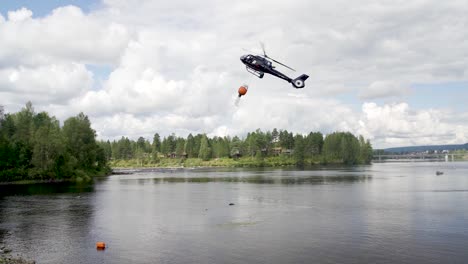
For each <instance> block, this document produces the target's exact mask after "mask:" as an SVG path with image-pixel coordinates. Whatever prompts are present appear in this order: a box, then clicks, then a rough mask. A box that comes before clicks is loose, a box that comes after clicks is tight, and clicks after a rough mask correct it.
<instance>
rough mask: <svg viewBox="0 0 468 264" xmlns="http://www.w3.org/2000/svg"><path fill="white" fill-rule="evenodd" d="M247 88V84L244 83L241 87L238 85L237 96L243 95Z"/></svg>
mask: <svg viewBox="0 0 468 264" xmlns="http://www.w3.org/2000/svg"><path fill="white" fill-rule="evenodd" d="M248 89H249V86H247V84H244V85H242V86H241V87H239V90H238V91H237V92H238V93H239V97H241V96H243V95H245V94H246V93H247V90H248Z"/></svg>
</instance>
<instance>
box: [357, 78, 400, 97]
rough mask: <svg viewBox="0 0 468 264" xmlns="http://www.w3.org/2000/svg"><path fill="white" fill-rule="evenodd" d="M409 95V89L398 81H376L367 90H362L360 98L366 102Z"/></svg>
mask: <svg viewBox="0 0 468 264" xmlns="http://www.w3.org/2000/svg"><path fill="white" fill-rule="evenodd" d="M408 93H409V88H408V87H407V86H404V85H402V84H400V83H398V82H396V81H375V82H373V83H371V84H370V85H369V87H367V88H365V89H361V92H360V94H359V97H360V98H361V99H364V100H369V99H377V98H387V97H402V96H404V95H407V94H408Z"/></svg>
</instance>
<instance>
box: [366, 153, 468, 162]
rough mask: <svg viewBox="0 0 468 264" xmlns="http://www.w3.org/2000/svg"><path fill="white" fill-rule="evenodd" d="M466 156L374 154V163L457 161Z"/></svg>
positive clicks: (446, 154) (447, 154) (444, 154)
mask: <svg viewBox="0 0 468 264" xmlns="http://www.w3.org/2000/svg"><path fill="white" fill-rule="evenodd" d="M464 156H465V155H464V154H453V153H433V154H428V153H411V154H381V155H379V154H374V156H373V158H372V161H374V162H384V161H395V162H397V161H446V162H448V161H455V160H460V159H462V158H463V157H464Z"/></svg>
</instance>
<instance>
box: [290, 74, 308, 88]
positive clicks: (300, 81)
mask: <svg viewBox="0 0 468 264" xmlns="http://www.w3.org/2000/svg"><path fill="white" fill-rule="evenodd" d="M307 78H309V75H307V74H302V75H301V76H299V77H297V78H296V79H294V80H292V81H291V84H292V85H293V86H294V88H296V89H300V88H304V86H305V81H306V80H307Z"/></svg>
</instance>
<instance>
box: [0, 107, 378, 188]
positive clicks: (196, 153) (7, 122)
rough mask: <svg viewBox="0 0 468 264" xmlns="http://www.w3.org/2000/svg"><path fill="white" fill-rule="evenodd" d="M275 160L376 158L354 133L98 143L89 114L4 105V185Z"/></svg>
mask: <svg viewBox="0 0 468 264" xmlns="http://www.w3.org/2000/svg"><path fill="white" fill-rule="evenodd" d="M271 157H286V158H287V159H288V160H293V163H294V164H296V165H300V166H303V165H307V164H310V163H317V162H319V163H342V164H350V165H352V164H367V163H370V162H371V159H372V146H371V144H370V142H369V140H365V139H364V138H363V137H362V136H359V137H356V136H355V135H353V134H351V133H349V132H335V133H331V134H328V135H325V136H324V135H323V134H322V133H321V132H310V133H308V134H306V135H303V134H297V133H296V134H293V133H292V132H290V131H287V130H278V129H276V128H275V129H273V130H272V131H262V130H260V129H257V130H255V131H253V132H249V133H247V135H246V136H245V137H242V138H241V137H238V136H234V137H230V136H225V137H217V136H215V137H208V136H207V135H206V134H196V135H192V134H189V135H188V136H187V137H179V136H176V135H175V134H171V135H168V136H165V137H161V136H160V135H159V134H158V133H155V134H154V136H153V138H152V140H151V141H150V140H148V139H145V138H143V137H139V138H138V139H137V140H136V141H135V140H132V139H129V138H127V137H122V138H120V139H119V140H114V141H112V142H111V141H109V140H107V141H103V140H101V141H97V140H96V133H95V131H94V130H93V129H92V128H91V123H90V121H89V119H88V117H87V116H86V115H84V114H83V113H80V114H78V115H77V116H75V117H70V118H68V119H67V120H65V122H64V123H63V125H62V126H60V123H59V121H58V120H57V119H56V118H55V117H53V116H50V115H49V114H48V113H46V112H40V113H36V112H35V111H34V108H33V106H32V104H31V103H30V102H29V103H27V104H26V106H25V107H24V108H23V109H21V111H19V112H17V113H12V114H10V113H4V111H3V108H2V107H0V182H4V181H15V180H25V179H26V180H45V179H57V180H60V179H70V178H74V179H86V178H89V177H92V176H95V175H104V174H107V173H110V168H109V165H108V164H109V161H111V162H112V161H116V160H139V161H142V162H143V161H145V163H151V164H158V163H159V162H160V161H161V160H164V159H166V160H168V159H174V158H175V159H181V160H185V159H198V160H203V161H208V160H213V159H219V158H226V159H243V158H249V159H251V160H254V161H257V162H258V164H262V162H263V161H264V159H268V158H271ZM288 164H289V163H288Z"/></svg>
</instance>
